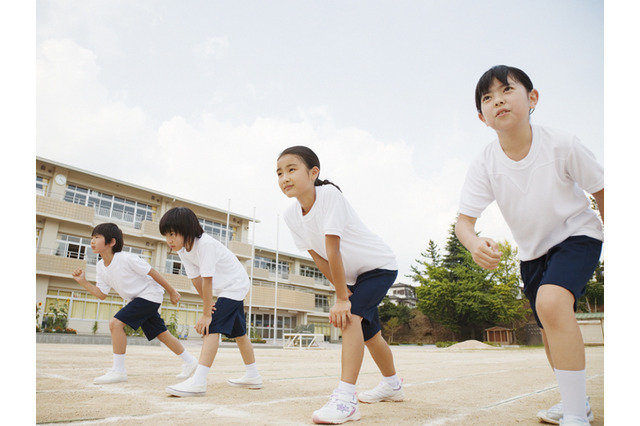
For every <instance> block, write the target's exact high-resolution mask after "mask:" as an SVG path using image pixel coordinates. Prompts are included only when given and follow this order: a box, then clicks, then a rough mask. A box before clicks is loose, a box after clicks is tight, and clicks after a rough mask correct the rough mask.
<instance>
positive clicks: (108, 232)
mask: <svg viewBox="0 0 640 426" xmlns="http://www.w3.org/2000/svg"><path fill="white" fill-rule="evenodd" d="M96 235H102V236H103V237H104V242H105V243H106V244H111V240H116V243H115V244H114V246H113V247H112V249H113V252H114V253H118V252H119V251H122V247H123V246H124V237H123V236H122V230H120V228H118V225H116V224H115V223H101V224H100V225H98V226H96V227H95V228H93V231H91V236H92V237H93V236H96Z"/></svg>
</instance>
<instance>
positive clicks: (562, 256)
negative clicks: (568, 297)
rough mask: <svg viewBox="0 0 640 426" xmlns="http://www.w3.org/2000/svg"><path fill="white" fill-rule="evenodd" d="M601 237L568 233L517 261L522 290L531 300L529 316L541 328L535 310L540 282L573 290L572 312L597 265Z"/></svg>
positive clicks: (600, 248)
mask: <svg viewBox="0 0 640 426" xmlns="http://www.w3.org/2000/svg"><path fill="white" fill-rule="evenodd" d="M601 250H602V241H600V240H596V239H595V238H591V237H587V236H584V235H579V236H575V237H569V238H567V239H566V240H564V241H563V242H561V243H560V244H558V245H555V246H553V247H551V249H549V251H548V252H547V254H545V255H544V256H541V257H539V258H537V259H534V260H528V261H524V262H520V273H521V274H522V282H523V283H524V294H525V295H526V296H527V298H528V299H529V302H530V303H531V309H532V310H533V316H534V317H535V319H536V322H537V323H538V326H540V328H542V324H541V323H540V319H539V318H538V313H537V311H536V296H537V294H538V289H539V288H540V286H541V285H543V284H554V285H557V286H560V287H562V288H565V289H567V290H569V291H570V292H571V293H573V297H574V299H575V300H574V302H573V310H574V312H575V310H576V308H577V306H578V299H580V298H581V297H582V296H583V295H584V292H585V289H586V287H587V283H588V282H589V280H590V279H591V278H592V277H593V272H594V271H595V269H596V267H597V266H598V261H599V260H600V252H601Z"/></svg>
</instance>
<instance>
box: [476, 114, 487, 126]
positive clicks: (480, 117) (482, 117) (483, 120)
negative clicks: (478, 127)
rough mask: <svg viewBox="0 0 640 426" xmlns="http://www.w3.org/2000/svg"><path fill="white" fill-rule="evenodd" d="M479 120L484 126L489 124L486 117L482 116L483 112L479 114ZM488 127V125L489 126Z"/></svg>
mask: <svg viewBox="0 0 640 426" xmlns="http://www.w3.org/2000/svg"><path fill="white" fill-rule="evenodd" d="M478 118H479V119H480V121H482V122H483V123H484V124H487V120H485V119H484V115H482V113H481V112H479V113H478ZM487 126H488V124H487Z"/></svg>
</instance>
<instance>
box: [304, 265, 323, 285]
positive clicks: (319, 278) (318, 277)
mask: <svg viewBox="0 0 640 426" xmlns="http://www.w3.org/2000/svg"><path fill="white" fill-rule="evenodd" d="M300 275H302V276H303V277H310V278H313V279H314V280H315V281H316V282H317V283H319V284H322V285H326V286H328V285H329V284H330V283H329V280H328V279H327V277H325V276H324V274H323V273H322V272H320V269H318V268H316V267H314V266H307V265H300Z"/></svg>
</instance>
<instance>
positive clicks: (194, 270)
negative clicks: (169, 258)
mask: <svg viewBox="0 0 640 426" xmlns="http://www.w3.org/2000/svg"><path fill="white" fill-rule="evenodd" d="M178 256H179V257H180V261H181V262H182V266H183V267H184V271H185V272H186V274H187V278H197V277H199V276H200V268H198V265H196V264H195V263H193V262H192V261H190V260H189V259H187V256H185V255H184V254H182V250H180V251H179V252H178Z"/></svg>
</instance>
